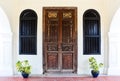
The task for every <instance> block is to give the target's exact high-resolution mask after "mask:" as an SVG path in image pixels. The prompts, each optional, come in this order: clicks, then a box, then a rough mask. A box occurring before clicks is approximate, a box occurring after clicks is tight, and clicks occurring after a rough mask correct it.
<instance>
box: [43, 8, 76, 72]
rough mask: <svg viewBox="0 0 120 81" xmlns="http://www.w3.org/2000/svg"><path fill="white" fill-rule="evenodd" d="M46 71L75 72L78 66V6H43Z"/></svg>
mask: <svg viewBox="0 0 120 81" xmlns="http://www.w3.org/2000/svg"><path fill="white" fill-rule="evenodd" d="M43 19H44V20H43V25H44V28H43V58H44V71H45V72H75V71H76V67H77V31H76V8H46V7H45V8H43Z"/></svg>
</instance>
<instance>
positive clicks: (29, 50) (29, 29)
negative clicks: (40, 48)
mask: <svg viewBox="0 0 120 81" xmlns="http://www.w3.org/2000/svg"><path fill="white" fill-rule="evenodd" d="M19 38H20V40H19V46H20V47H19V53H20V54H25V55H35V54H36V52H37V14H36V13H35V11H33V10H31V9H27V10H24V11H23V12H22V13H21V14H20V29H19Z"/></svg>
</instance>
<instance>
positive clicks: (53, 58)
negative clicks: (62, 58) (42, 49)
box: [47, 53, 58, 69]
mask: <svg viewBox="0 0 120 81" xmlns="http://www.w3.org/2000/svg"><path fill="white" fill-rule="evenodd" d="M47 59H48V60H47V63H48V65H47V66H48V68H49V69H57V68H58V54H50V53H49V54H48V57H47Z"/></svg>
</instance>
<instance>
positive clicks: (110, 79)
mask: <svg viewBox="0 0 120 81" xmlns="http://www.w3.org/2000/svg"><path fill="white" fill-rule="evenodd" d="M0 81H120V76H99V77H98V78H92V77H29V78H28V79H23V78H22V77H0Z"/></svg>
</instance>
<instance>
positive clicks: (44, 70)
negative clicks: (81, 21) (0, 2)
mask: <svg viewBox="0 0 120 81" xmlns="http://www.w3.org/2000/svg"><path fill="white" fill-rule="evenodd" d="M46 9H74V10H75V15H76V16H75V18H74V19H75V25H74V26H75V37H74V38H76V39H74V41H75V45H76V48H75V57H74V58H75V59H74V65H73V67H74V68H75V71H74V72H77V64H78V61H77V56H78V54H77V47H78V46H77V7H43V12H42V13H43V27H42V30H43V31H42V32H43V39H42V40H43V73H45V72H46V70H47V69H46V67H45V66H46V64H45V63H46V60H45V58H46V57H45V54H44V53H45V50H44V39H45V10H46Z"/></svg>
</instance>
